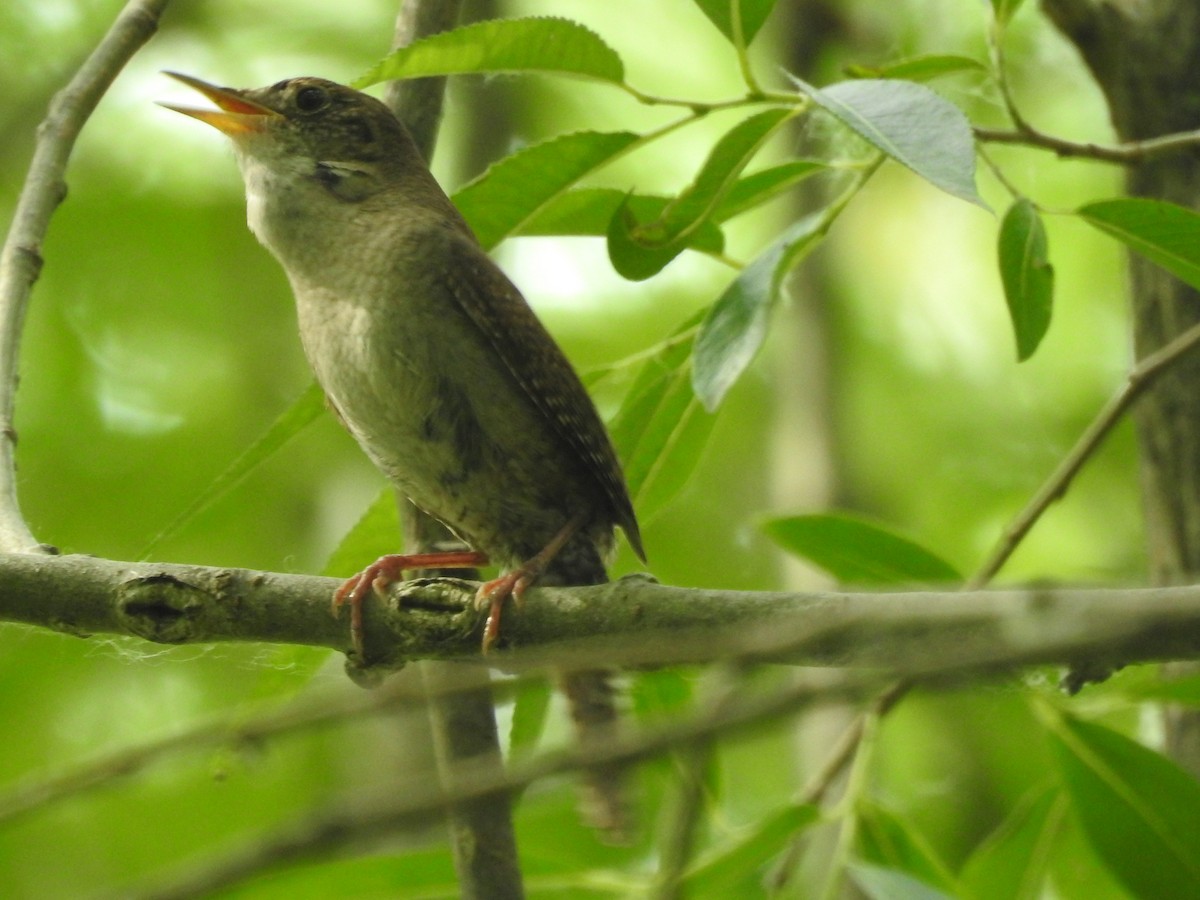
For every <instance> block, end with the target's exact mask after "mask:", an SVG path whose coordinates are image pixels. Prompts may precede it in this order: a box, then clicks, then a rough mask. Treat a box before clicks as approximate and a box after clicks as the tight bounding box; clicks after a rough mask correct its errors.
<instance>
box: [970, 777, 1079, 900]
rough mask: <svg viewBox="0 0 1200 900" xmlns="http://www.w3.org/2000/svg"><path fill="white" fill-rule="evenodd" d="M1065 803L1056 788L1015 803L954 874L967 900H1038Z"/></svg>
mask: <svg viewBox="0 0 1200 900" xmlns="http://www.w3.org/2000/svg"><path fill="white" fill-rule="evenodd" d="M1066 809H1067V804H1066V798H1065V797H1064V796H1063V793H1062V791H1061V789H1060V788H1059V787H1058V785H1057V784H1054V785H1045V786H1043V787H1041V788H1039V789H1038V790H1036V791H1034V792H1032V793H1030V794H1029V795H1028V796H1026V797H1024V798H1022V799H1021V801H1020V802H1019V803H1017V805H1016V807H1015V808H1014V809H1013V811H1012V812H1011V813H1010V814H1009V816H1008V818H1006V819H1005V820H1004V821H1003V822H1002V823H1001V824H1000V827H999V828H997V829H996V830H995V831H994V832H992V834H990V835H989V836H988V837H987V839H986V840H984V842H983V843H982V844H980V845H979V846H978V847H977V848H976V849H975V852H974V853H972V854H971V856H970V857H969V858H968V859H967V861H966V863H965V864H964V865H963V868H962V872H961V874H960V876H959V877H960V880H961V882H962V892H963V896H964V897H965V898H967V900H1038V898H1040V897H1041V896H1043V888H1044V887H1045V881H1046V874H1047V872H1048V870H1049V865H1050V858H1051V856H1052V853H1053V849H1054V839H1055V836H1056V833H1057V832H1058V830H1059V828H1060V827H1061V826H1062V820H1063V816H1064V813H1065V812H1066Z"/></svg>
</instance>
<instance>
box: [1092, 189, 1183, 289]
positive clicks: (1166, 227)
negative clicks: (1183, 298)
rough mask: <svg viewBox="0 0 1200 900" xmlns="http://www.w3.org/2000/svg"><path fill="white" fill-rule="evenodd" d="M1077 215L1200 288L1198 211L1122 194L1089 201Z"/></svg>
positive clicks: (1163, 201) (1165, 202) (1161, 201)
mask: <svg viewBox="0 0 1200 900" xmlns="http://www.w3.org/2000/svg"><path fill="white" fill-rule="evenodd" d="M1079 215H1080V216H1081V217H1082V218H1083V220H1084V221H1085V222H1088V223H1089V224H1091V225H1094V226H1095V227H1096V228H1099V229H1100V230H1101V231H1103V232H1104V233H1105V234H1109V235H1111V236H1112V237H1115V238H1116V239H1117V240H1119V241H1121V242H1123V243H1124V244H1125V245H1126V246H1128V247H1129V248H1130V249H1132V250H1136V251H1137V252H1138V253H1140V254H1141V255H1142V256H1144V257H1146V259H1148V260H1150V261H1151V262H1153V263H1157V264H1158V265H1160V266H1162V267H1163V268H1164V269H1166V270H1167V271H1168V272H1170V273H1171V274H1172V275H1174V276H1175V277H1176V278H1179V279H1180V280H1182V281H1185V282H1187V283H1188V284H1190V285H1191V286H1192V287H1194V288H1197V289H1198V290H1200V214H1197V213H1196V212H1194V211H1193V210H1190V209H1187V208H1186V207H1183V206H1177V205H1176V204H1174V203H1168V202H1167V201H1165V200H1143V199H1139V198H1133V197H1126V198H1122V199H1119V200H1100V201H1098V202H1096V203H1089V204H1088V205H1087V206H1084V207H1082V208H1081V209H1080V210H1079Z"/></svg>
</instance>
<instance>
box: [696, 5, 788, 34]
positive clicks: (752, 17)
mask: <svg viewBox="0 0 1200 900" xmlns="http://www.w3.org/2000/svg"><path fill="white" fill-rule="evenodd" d="M696 5H697V6H698V7H700V9H701V10H703V11H704V14H705V15H706V16H708V19H709V21H710V22H712V23H713V24H714V25H716V26H717V28H719V29H720V30H721V34H723V35H725V37H727V38H729V40H730V41H733V40H734V34H733V21H734V19H733V15H732V13H731V9H732V6H733V4H732V2H731V0H696ZM774 6H775V0H738V8H739V9H740V10H741V16H740V18H741V23H742V40H743V41H744V42H745V43H746V44H747V45H749V43H750V42H751V41H752V40H754V36H755V35H756V34H758V30H759V29H760V28H762V26H763V23H764V22H766V21H767V16H769V15H770V14H771V9H772V8H773V7H774Z"/></svg>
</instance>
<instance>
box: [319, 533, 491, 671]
mask: <svg viewBox="0 0 1200 900" xmlns="http://www.w3.org/2000/svg"><path fill="white" fill-rule="evenodd" d="M484 565H487V557H486V556H484V555H483V554H482V553H478V552H476V551H474V550H447V551H443V552H438V553H414V554H411V555H409V556H404V555H397V554H389V555H388V556H381V557H379V559H377V560H375V562H373V563H371V565H369V566H367V567H366V568H365V569H363V570H362V571H361V572H359V573H358V574H357V575H355V576H353V577H352V578H347V579H346V581H345V582H343V583H342V586H341V587H340V588H338V589H337V591H335V592H334V595H333V604H332V612H333V617H334V618H335V619H336V618H337V617H338V614H339V613H340V612H341V607H342V606H346V605H348V606H349V607H350V640H351V642H352V643H353V645H354V650H355V652H356V653H358V657H359V659H360V660H361V659H362V658H363V614H362V605H363V600H365V599H366V596H367V592H368V591H374V592H375V593H376V594H377V595H378V596H380V597H383V596H385V592H386V591H387V588H388V585H391V584H395V583H396V582H397V581H399V580H400V579H401V577H402V576H403V574H404V572H405V570H409V569H473V568H475V567H476V566H484Z"/></svg>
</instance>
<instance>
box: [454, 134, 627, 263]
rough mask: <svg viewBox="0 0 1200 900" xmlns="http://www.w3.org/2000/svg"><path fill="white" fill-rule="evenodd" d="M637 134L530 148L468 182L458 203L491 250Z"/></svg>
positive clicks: (571, 137) (573, 138)
mask: <svg viewBox="0 0 1200 900" xmlns="http://www.w3.org/2000/svg"><path fill="white" fill-rule="evenodd" d="M637 138H638V136H637V135H636V134H634V133H632V132H629V131H616V132H599V131H582V132H578V133H576V134H566V135H562V136H560V137H556V138H552V139H550V140H548V141H545V142H544V143H541V144H535V145H534V146H532V147H525V148H524V149H522V150H518V151H517V152H516V153H513V154H511V155H510V156H506V157H505V158H504V159H502V160H500V161H498V162H496V163H493V164H492V165H491V166H490V167H489V168H488V170H487V171H486V172H484V173H483V174H482V175H480V176H479V177H478V178H476V179H475V180H474V181H472V182H471V183H470V184H467V185H465V186H463V187H462V188H461V189H460V190H459V191H458V192H457V193H455V195H454V198H453V199H454V205H455V206H457V207H458V209H459V211H460V212H461V213H462V214H463V218H465V219H466V220H467V222H468V223H470V225H471V228H473V229H474V231H475V235H476V237H478V238H479V242H480V243H481V244H482V245H483V246H484V248H485V249H489V250H490V249H491V248H492V247H495V246H496V245H497V244H498V243H500V241H502V240H503V239H504V238H506V237H508V236H509V235H511V234H515V233H516V232H518V231H520V230H521V228H522V227H523V226H524V224H525V223H526V222H528V221H529V220H531V219H532V218H534V217H535V216H536V215H537V214H538V213H539V211H540V210H541V209H542V208H543V207H545V206H546V205H547V204H549V203H551V202H552V201H553V200H554V199H555V198H556V197H558V196H560V195H561V194H562V193H563V192H564V191H566V190H567V188H569V187H570V186H571V185H573V184H575V183H576V182H577V181H579V179H580V178H582V177H583V176H585V175H587V174H588V173H589V172H591V171H593V170H594V169H596V168H598V167H599V166H602V165H603V164H604V163H606V162H608V161H609V160H611V159H612V158H613V157H614V156H616V155H617V154H618V153H620V152H621V151H622V150H625V149H626V148H627V147H629V145H630V144H632V143H633V142H634V141H636V140H637Z"/></svg>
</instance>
